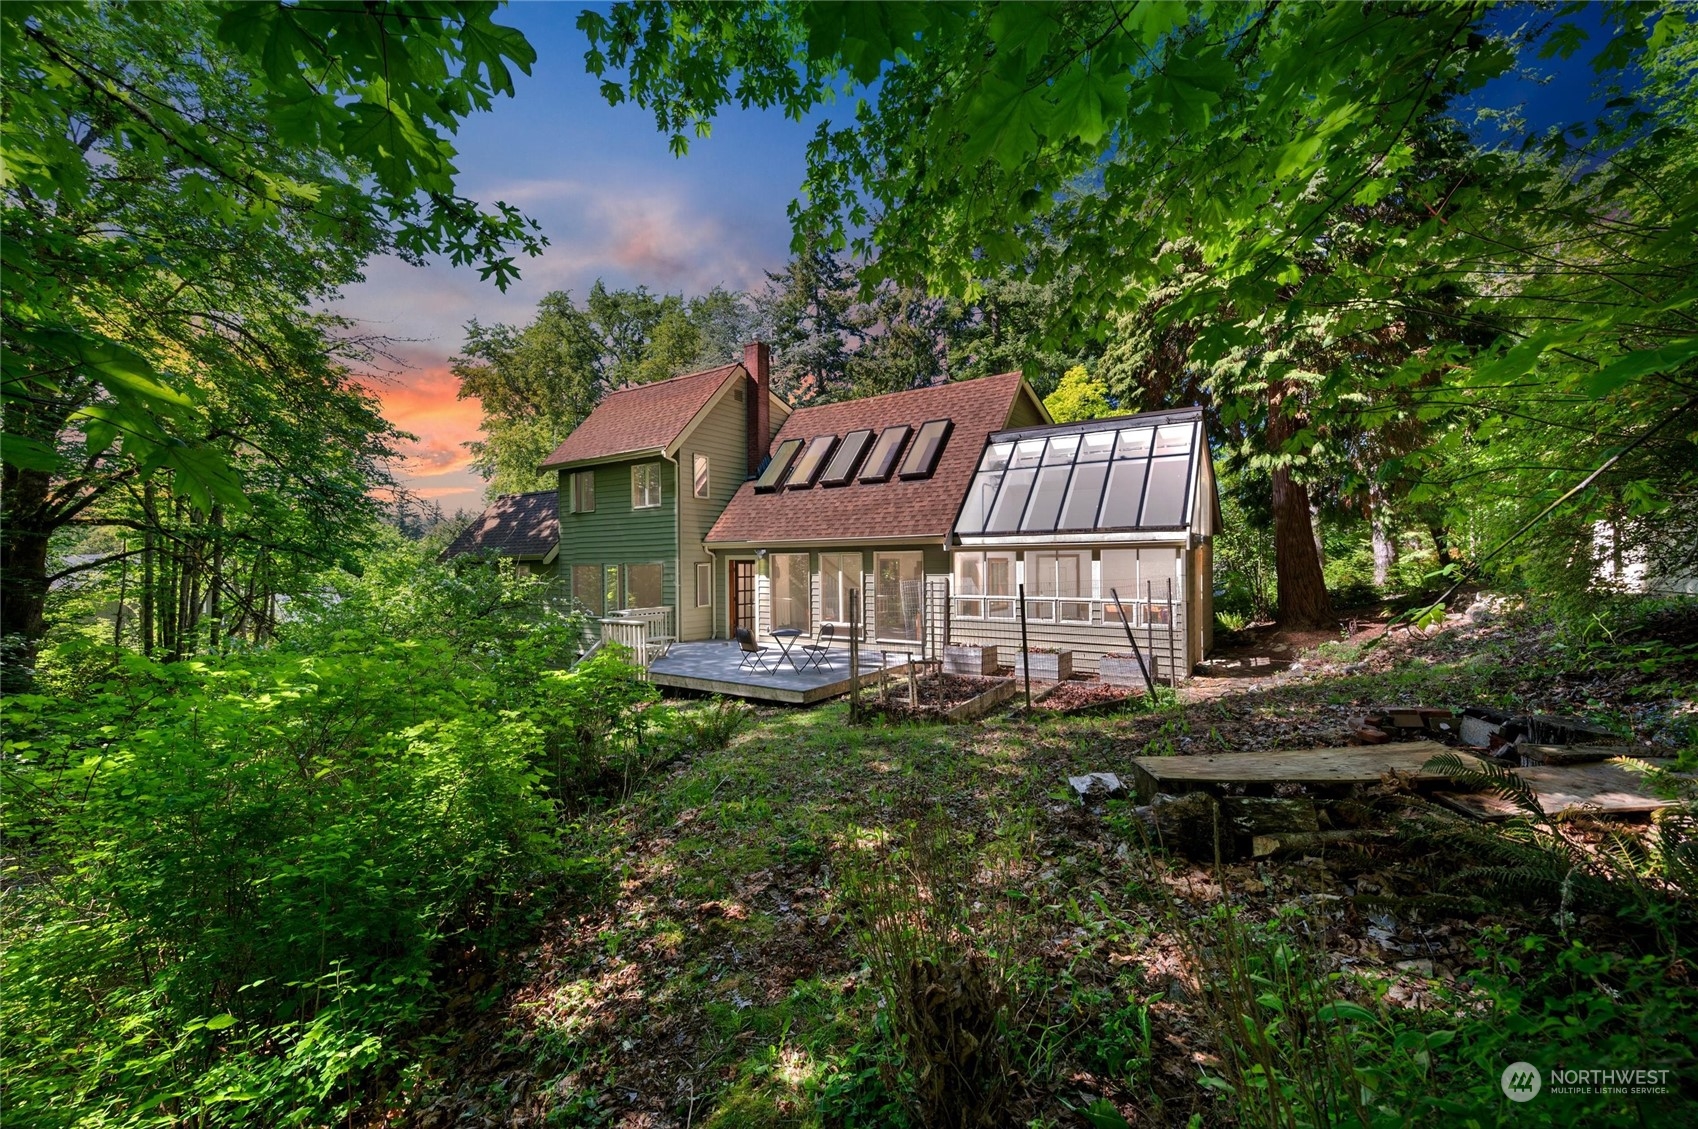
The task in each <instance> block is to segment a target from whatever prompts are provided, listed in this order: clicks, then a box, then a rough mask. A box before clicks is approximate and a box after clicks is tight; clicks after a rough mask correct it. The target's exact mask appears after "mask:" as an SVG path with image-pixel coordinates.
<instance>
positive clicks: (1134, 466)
mask: <svg viewBox="0 0 1698 1129" xmlns="http://www.w3.org/2000/svg"><path fill="white" fill-rule="evenodd" d="M1201 440H1202V423H1201V421H1200V420H1197V419H1181V420H1174V421H1172V422H1161V421H1152V420H1149V419H1147V418H1146V419H1144V420H1142V421H1134V420H1130V419H1129V420H1128V421H1127V423H1126V424H1125V426H1122V427H1118V428H1117V427H1112V426H1105V427H1101V428H1093V429H1092V430H1090V431H1086V432H1084V433H1083V434H1080V433H1078V432H1072V433H1062V434H1053V435H1014V436H1010V437H1008V438H1007V439H997V440H993V441H992V442H991V443H990V444H989V445H988V446H987V447H986V448H985V452H984V454H983V455H982V456H981V457H980V459H979V469H978V473H976V474H975V475H974V476H973V483H972V485H971V486H970V487H968V494H967V499H966V501H965V503H964V504H963V505H962V507H961V516H960V518H959V519H958V520H957V521H956V523H955V532H956V533H957V534H962V535H966V536H977V535H984V534H990V535H999V534H1001V535H1017V534H1021V533H1072V532H1078V533H1085V532H1094V531H1099V530H1116V529H1173V528H1183V527H1184V526H1185V525H1186V524H1188V522H1189V521H1190V518H1191V496H1192V494H1193V493H1194V492H1195V483H1194V481H1193V480H1194V478H1195V476H1196V466H1197V447H1198V444H1199V443H1200V442H1201Z"/></svg>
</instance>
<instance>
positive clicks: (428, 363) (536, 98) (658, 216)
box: [338, 2, 817, 512]
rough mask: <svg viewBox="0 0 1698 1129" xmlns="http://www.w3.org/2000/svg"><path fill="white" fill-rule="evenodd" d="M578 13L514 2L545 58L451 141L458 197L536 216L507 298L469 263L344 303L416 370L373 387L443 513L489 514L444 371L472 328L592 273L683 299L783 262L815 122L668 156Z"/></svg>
mask: <svg viewBox="0 0 1698 1129" xmlns="http://www.w3.org/2000/svg"><path fill="white" fill-rule="evenodd" d="M582 7H583V5H581V4H578V3H560V4H556V3H540V2H538V3H518V4H514V5H512V6H510V7H508V8H506V9H505V10H504V12H503V13H502V14H501V15H500V16H498V17H497V19H498V20H500V21H501V22H503V23H510V24H512V25H514V26H516V27H518V28H519V29H520V30H521V31H523V32H524V33H525V36H526V38H528V39H529V40H530V41H531V44H532V46H534V47H535V48H536V51H537V62H536V65H535V67H534V68H533V69H532V73H531V76H530V77H529V78H526V77H524V76H522V75H517V74H516V76H515V77H516V82H515V87H516V95H515V97H513V98H510V99H507V98H502V99H497V100H496V105H495V109H494V110H493V111H492V112H490V113H487V114H480V115H477V116H476V117H473V118H472V119H470V120H469V121H468V122H467V123H466V124H465V125H464V126H463V127H462V129H461V131H460V134H459V136H458V138H457V139H456V144H457V147H458V148H459V150H460V158H459V162H458V163H459V167H460V170H461V172H460V188H461V191H462V192H463V193H464V194H465V195H467V196H469V197H471V198H472V199H475V200H480V201H484V202H486V203H487V202H492V201H495V200H506V201H507V202H508V203H511V204H515V205H517V206H518V207H519V208H520V209H522V210H523V211H524V212H525V213H526V214H527V215H529V216H530V217H531V218H533V219H535V220H537V221H539V222H540V223H541V224H542V227H543V231H544V233H545V234H546V235H547V236H548V238H549V240H550V245H549V247H548V248H547V249H546V250H545V252H544V253H543V255H542V257H540V258H537V259H521V260H520V267H521V270H522V271H523V277H522V279H521V280H520V281H519V282H518V283H516V284H515V285H513V286H512V287H510V288H509V289H508V291H507V292H506V293H505V294H503V293H502V292H501V291H499V290H497V289H496V288H495V286H494V284H492V283H488V282H481V281H479V279H478V274H477V271H476V270H475V269H472V268H459V269H456V268H452V267H450V266H448V265H447V264H446V263H441V262H435V263H431V264H430V265H429V266H426V267H411V266H408V265H406V264H405V263H402V262H400V261H398V260H393V259H384V260H378V261H376V262H373V263H372V264H370V266H369V267H368V269H367V272H366V279H367V280H366V282H365V283H364V284H363V285H361V286H357V287H352V288H350V289H349V290H348V291H347V292H346V294H345V296H344V299H343V301H342V302H341V303H340V305H339V307H338V308H339V311H340V312H341V313H343V314H346V315H348V316H350V317H354V318H357V319H359V321H360V322H361V327H362V329H363V331H364V332H367V333H378V334H383V335H385V336H388V337H391V338H394V339H396V340H397V341H398V344H397V346H396V349H395V352H396V354H397V355H398V356H399V357H400V358H401V360H402V361H403V362H404V363H405V364H406V365H407V366H409V367H408V371H406V372H404V373H402V374H401V375H400V376H398V377H396V378H394V379H393V380H390V381H386V382H384V383H382V384H380V385H379V386H378V387H377V388H376V391H377V392H378V393H379V394H380V395H381V396H382V398H383V400H384V404H385V410H386V413H387V414H388V416H389V417H390V419H392V420H393V421H394V422H395V423H396V424H398V425H399V426H401V427H402V428H404V429H406V430H409V431H412V432H414V433H415V434H417V435H418V436H419V442H418V443H417V444H416V445H414V446H413V448H412V450H411V451H410V452H409V454H410V458H409V459H408V461H407V463H406V465H404V466H402V467H401V468H400V470H401V473H402V477H403V478H404V479H405V480H406V481H407V482H408V484H409V485H410V486H411V487H412V488H413V489H414V490H415V491H416V492H417V493H419V494H420V495H422V496H424V497H426V498H430V499H433V500H436V501H438V502H440V503H441V504H442V506H443V508H444V509H446V510H448V511H449V512H453V510H454V509H455V508H456V507H459V506H464V507H466V508H468V509H481V508H482V505H483V502H482V495H483V484H482V482H481V481H480V480H478V479H477V478H476V476H474V475H472V474H471V473H470V472H469V471H467V470H466V469H465V462H466V454H465V451H464V449H463V448H462V447H461V446H460V444H461V443H462V442H464V441H465V440H467V439H471V438H475V437H476V434H477V421H478V407H477V402H476V401H457V400H455V399H454V394H455V391H456V389H457V383H456V382H455V380H454V379H453V377H452V376H450V375H449V374H448V371H447V362H448V358H449V357H450V356H452V355H453V354H454V353H455V352H456V351H457V349H458V346H459V344H460V342H461V340H462V327H463V326H464V324H465V323H466V321H467V320H468V319H470V318H472V317H474V316H475V317H477V318H478V319H480V320H481V321H483V322H485V323H488V322H494V321H506V322H513V323H523V322H526V321H528V320H530V315H531V312H532V311H533V310H534V309H535V307H536V304H537V301H538V300H539V299H540V298H541V297H542V296H543V295H544V294H547V293H548V292H549V291H552V290H562V289H563V290H569V291H571V292H572V293H573V294H574V295H576V296H580V297H581V296H582V295H583V294H584V293H585V292H586V291H587V290H588V289H589V287H590V285H591V284H592V283H594V282H595V280H596V279H598V278H600V279H605V280H606V281H607V283H608V285H610V286H636V285H639V284H642V285H647V286H649V287H650V288H651V289H656V290H663V291H683V292H685V293H687V294H695V293H700V292H701V291H704V290H707V289H709V288H711V287H713V286H715V285H718V284H723V285H725V286H728V287H731V288H734V289H744V288H748V287H752V286H755V285H757V284H759V282H760V281H761V279H762V278H763V277H764V272H765V271H768V270H777V269H779V268H781V267H782V266H783V265H784V262H785V260H786V258H788V254H789V242H790V226H789V220H788V218H787V217H786V214H785V208H786V206H787V205H788V204H789V202H790V201H791V199H792V198H793V197H794V196H795V195H796V190H797V187H798V186H799V185H800V184H801V182H802V170H803V154H804V151H805V147H806V145H807V141H808V138H809V137H811V136H812V133H813V129H814V125H815V124H817V119H813V120H810V121H809V122H808V123H796V122H792V121H787V120H786V119H785V118H784V117H783V115H782V114H778V113H761V112H754V111H750V112H741V111H738V112H734V113H730V114H727V115H726V116H724V117H722V118H721V119H720V120H719V121H717V122H716V123H715V124H714V129H713V134H712V136H710V137H708V138H703V139H697V140H695V141H694V142H693V143H692V145H691V147H690V152H689V155H688V156H687V157H685V158H683V159H682V160H680V159H677V158H674V157H673V156H672V155H671V152H670V151H669V150H668V148H667V140H666V137H665V136H664V135H663V134H662V133H661V132H660V131H659V130H657V129H656V128H655V123H654V119H653V117H652V116H651V115H650V114H649V113H648V112H647V111H645V110H642V109H639V108H637V107H634V106H631V105H629V104H626V105H622V106H617V107H614V106H609V105H608V104H607V103H606V101H604V100H603V99H602V97H601V92H600V85H599V81H598V80H597V79H595V78H593V77H591V76H590V75H589V74H587V73H586V72H585V70H584V62H583V58H584V51H585V50H586V48H587V47H588V43H587V41H586V40H585V38H584V36H583V34H582V33H581V32H579V31H578V30H577V28H576V27H575V26H574V24H575V22H576V19H577V14H578V12H579V11H580V10H581V9H582Z"/></svg>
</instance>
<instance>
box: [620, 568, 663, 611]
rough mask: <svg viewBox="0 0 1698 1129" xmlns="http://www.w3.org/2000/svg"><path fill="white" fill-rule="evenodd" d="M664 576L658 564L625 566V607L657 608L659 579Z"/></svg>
mask: <svg viewBox="0 0 1698 1129" xmlns="http://www.w3.org/2000/svg"><path fill="white" fill-rule="evenodd" d="M665 574H666V570H665V568H664V567H663V566H661V565H658V564H634V565H626V566H625V606H626V607H628V608H658V607H661V606H662V605H663V604H664V603H665V601H664V600H663V599H662V598H661V594H660V589H661V578H662V577H663V576H664V575H665Z"/></svg>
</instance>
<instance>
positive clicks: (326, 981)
mask: <svg viewBox="0 0 1698 1129" xmlns="http://www.w3.org/2000/svg"><path fill="white" fill-rule="evenodd" d="M536 595H537V591H536V586H535V585H533V584H531V583H530V582H528V581H526V580H524V579H523V578H517V577H514V576H512V575H511V574H510V573H503V572H501V571H500V570H495V569H475V570H464V571H462V572H455V571H454V570H451V569H447V568H443V567H442V566H437V565H434V564H430V563H428V562H423V561H420V560H418V559H417V557H416V555H413V556H408V555H405V554H400V555H395V556H388V557H382V558H377V559H374V560H373V561H371V562H369V567H368V569H367V572H366V575H365V576H364V577H363V578H360V579H358V580H353V581H344V582H342V583H341V585H340V590H339V592H337V593H336V594H335V596H334V598H333V597H332V596H331V594H329V593H327V594H326V595H325V597H324V598H323V599H322V600H319V601H314V606H312V607H308V608H305V609H304V610H303V611H301V613H300V614H299V615H298V617H297V618H296V619H295V621H294V622H292V623H291V624H289V625H288V626H287V627H286V628H285V630H284V632H283V637H282V639H281V640H280V641H279V642H278V644H277V645H276V646H275V647H270V648H263V649H248V650H237V651H234V652H232V653H228V654H224V655H217V656H209V657H205V658H202V659H198V660H194V661H185V662H178V663H171V664H163V663H159V662H155V661H152V660H149V659H145V658H142V657H139V656H135V655H123V654H121V653H120V652H116V651H111V650H108V651H107V652H106V653H105V654H104V655H97V654H93V653H90V652H88V651H87V647H88V644H86V643H76V644H75V645H76V646H78V647H81V648H83V650H82V651H79V652H78V653H77V654H66V655H48V656H46V658H47V662H46V663H45V664H44V665H46V666H49V667H51V666H53V665H54V664H57V666H58V669H62V670H65V671H67V672H75V677H74V678H73V677H67V678H66V680H65V681H64V682H63V683H62V684H61V685H63V686H65V687H66V688H70V689H72V690H73V692H69V693H59V694H55V695H54V696H51V697H48V696H44V695H36V696H14V697H12V698H11V699H9V700H8V701H7V702H6V704H5V707H4V710H5V714H4V721H5V726H6V744H5V758H4V761H3V762H0V771H3V773H4V785H5V789H6V794H7V797H8V800H9V803H8V806H7V811H6V825H5V828H4V831H5V837H6V841H7V846H8V853H9V854H10V855H11V856H12V857H13V858H14V859H15V860H16V865H15V866H14V869H13V875H14V881H15V884H16V889H15V890H14V891H13V893H12V895H11V896H10V897H8V899H7V900H6V902H5V908H4V913H5V919H4V924H5V928H6V933H7V946H6V952H5V954H4V968H3V970H0V971H3V974H4V977H5V982H6V986H7V988H6V992H5V994H4V998H3V1000H0V1064H3V1065H0V1070H3V1076H0V1077H3V1084H4V1093H3V1095H0V1097H3V1100H4V1102H5V1108H6V1110H7V1113H8V1120H12V1119H16V1120H17V1121H18V1122H19V1123H20V1124H23V1123H28V1124H32V1125H43V1126H105V1125H123V1126H130V1125H154V1124H159V1125H165V1124H181V1123H185V1122H191V1121H192V1122H194V1123H197V1124H205V1125H219V1124H237V1123H243V1124H266V1125H271V1124H277V1125H284V1124H322V1123H325V1122H328V1121H335V1120H340V1119H342V1118H344V1117H345V1116H348V1115H351V1112H352V1111H353V1110H354V1109H355V1107H357V1106H359V1105H360V1104H361V1102H362V1101H363V1100H365V1099H366V1098H367V1097H368V1096H369V1094H370V1093H371V1092H372V1090H371V1086H372V1083H374V1082H375V1081H378V1080H381V1078H382V1077H383V1075H384V1073H385V1072H386V1071H387V1070H389V1069H391V1068H392V1067H393V1065H394V1064H395V1063H396V1062H397V1059H398V1056H399V1055H400V1054H401V1053H402V1052H403V1050H404V1044H403V1040H404V1039H405V1038H406V1037H407V1036H408V1035H409V1034H410V1033H411V1032H412V1030H413V1029H415V1028H416V1027H417V1025H418V1023H419V1022H420V1020H421V1019H422V1018H424V1017H425V1016H426V1015H427V1014H428V1013H429V1012H430V1011H431V1009H432V1008H433V1007H435V1006H436V1004H437V1002H438V1001H439V999H440V998H441V996H442V994H443V993H444V991H445V988H446V985H445V984H444V983H443V977H444V972H445V970H446V969H449V968H452V967H459V966H463V965H465V964H466V963H468V962H471V963H474V964H475V963H476V962H477V961H478V960H481V959H483V957H482V956H480V955H479V954H486V953H490V952H492V951H496V950H499V949H500V948H501V947H503V946H504V945H505V944H507V943H509V942H510V941H512V940H513V939H514V938H515V937H516V936H517V935H518V934H519V933H521V932H522V931H524V930H526V929H528V928H529V927H530V926H531V925H532V923H534V921H535V920H536V918H537V915H538V914H539V912H540V911H541V909H543V908H544V907H545V906H546V904H547V901H548V899H549V897H550V896H551V895H552V894H553V893H554V891H556V890H557V889H559V888H561V887H562V886H567V887H571V888H574V889H586V890H587V889H590V888H593V887H595V886H597V885H599V884H600V882H601V881H602V880H603V878H604V874H603V873H602V870H601V868H599V867H598V866H597V865H596V863H595V861H594V860H583V859H576V860H568V859H566V858H564V857H563V851H562V845H561V841H560V833H559V824H558V822H557V819H556V812H555V807H556V805H555V803H553V802H551V801H558V802H559V803H561V804H567V803H575V802H577V801H578V800H580V799H582V798H584V797H585V796H588V795H591V794H594V793H595V792H596V790H598V789H605V788H606V787H607V786H608V782H609V780H610V779H618V778H621V777H628V775H629V774H630V773H631V772H632V771H634V770H635V769H636V768H638V767H640V765H641V763H642V758H643V757H644V756H645V755H646V750H647V749H648V748H649V746H648V745H646V744H645V742H644V740H643V737H644V732H645V729H646V728H648V727H649V723H648V721H647V720H646V718H645V716H644V707H645V706H646V705H647V704H648V702H649V701H650V700H651V699H652V697H653V694H654V692H653V690H652V688H650V687H648V686H647V685H646V684H644V683H642V682H640V681H639V680H638V679H637V678H636V677H635V675H634V672H633V671H632V670H631V669H630V668H629V667H628V666H626V665H625V664H624V663H623V662H622V661H621V660H620V658H619V657H618V656H617V655H606V656H598V657H597V658H596V659H593V660H591V661H590V662H589V663H585V664H581V665H580V666H579V667H578V668H577V669H576V670H574V671H567V670H565V669H563V668H564V666H565V665H566V663H567V662H568V661H569V660H570V657H571V656H572V654H574V653H575V650H576V643H577V636H576V626H575V625H574V624H573V623H571V622H569V621H566V620H562V619H560V618H558V617H554V616H550V615H547V614H544V613H545V612H546V608H545V607H542V606H541V605H540V604H539V603H538V602H537V601H536V599H534V597H535V596H536ZM411 601H417V604H416V605H415V604H413V603H411ZM421 609H422V610H421ZM67 645H71V644H67Z"/></svg>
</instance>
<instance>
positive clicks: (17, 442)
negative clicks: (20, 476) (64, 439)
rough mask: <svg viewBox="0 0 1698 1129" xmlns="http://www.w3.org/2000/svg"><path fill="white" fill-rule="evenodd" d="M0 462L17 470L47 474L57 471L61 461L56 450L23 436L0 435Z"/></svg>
mask: <svg viewBox="0 0 1698 1129" xmlns="http://www.w3.org/2000/svg"><path fill="white" fill-rule="evenodd" d="M0 460H3V461H4V462H5V464H6V465H7V466H12V467H17V468H18V469H19V470H40V471H47V472H48V473H52V472H53V471H56V470H58V469H59V466H60V463H61V462H62V461H63V460H61V459H60V457H59V452H58V451H57V450H56V449H54V448H53V447H51V446H49V445H48V444H46V443H42V442H40V441H39V440H35V439H31V438H29V437H28V436H24V435H0Z"/></svg>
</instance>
